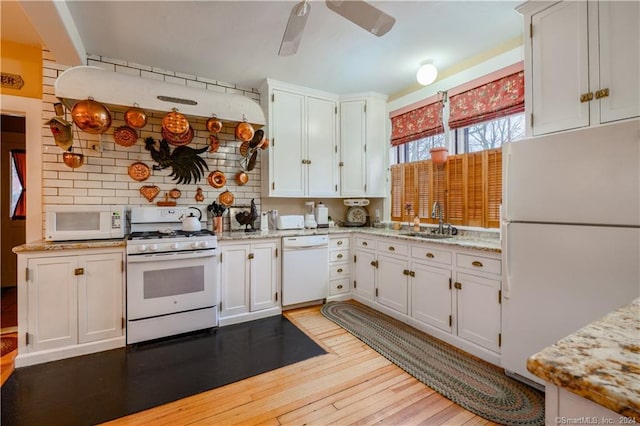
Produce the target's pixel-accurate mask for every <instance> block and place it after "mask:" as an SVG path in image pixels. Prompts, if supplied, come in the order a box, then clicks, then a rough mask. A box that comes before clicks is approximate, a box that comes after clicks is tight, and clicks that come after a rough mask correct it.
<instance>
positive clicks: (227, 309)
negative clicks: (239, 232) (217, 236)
mask: <svg viewBox="0 0 640 426" xmlns="http://www.w3.org/2000/svg"><path fill="white" fill-rule="evenodd" d="M279 248H280V240H278V239H268V240H259V242H254V243H238V242H236V241H230V242H227V241H221V242H220V290H221V303H220V305H221V306H220V325H221V326H224V325H228V324H234V323H238V322H243V321H249V320H252V319H258V318H263V317H266V316H271V315H278V314H280V313H281V312H282V310H281V308H280V306H279V302H278V300H279V296H278V294H279V279H280V265H279V257H278V252H279Z"/></svg>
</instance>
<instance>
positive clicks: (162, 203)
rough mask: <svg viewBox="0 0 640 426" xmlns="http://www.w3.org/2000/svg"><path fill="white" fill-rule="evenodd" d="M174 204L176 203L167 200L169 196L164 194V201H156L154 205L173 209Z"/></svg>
mask: <svg viewBox="0 0 640 426" xmlns="http://www.w3.org/2000/svg"><path fill="white" fill-rule="evenodd" d="M176 204H178V203H176V202H175V200H169V194H166V193H165V194H164V200H162V201H158V202H157V203H156V205H157V206H158V207H173V206H175V205H176Z"/></svg>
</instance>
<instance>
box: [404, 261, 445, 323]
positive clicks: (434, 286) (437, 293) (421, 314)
mask: <svg viewBox="0 0 640 426" xmlns="http://www.w3.org/2000/svg"><path fill="white" fill-rule="evenodd" d="M411 270H412V271H413V272H414V277H412V278H411V316H412V317H413V318H415V319H417V320H418V321H422V322H423V323H425V324H429V325H431V326H433V327H436V328H439V329H440V330H443V331H446V332H447V333H451V314H452V306H451V303H452V300H451V294H452V290H451V270H450V269H442V268H434V267H433V266H427V265H423V264H421V263H415V262H414V263H412V264H411Z"/></svg>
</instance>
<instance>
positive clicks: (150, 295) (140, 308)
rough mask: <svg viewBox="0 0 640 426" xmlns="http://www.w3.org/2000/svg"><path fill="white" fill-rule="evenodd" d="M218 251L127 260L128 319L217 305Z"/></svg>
mask: <svg viewBox="0 0 640 426" xmlns="http://www.w3.org/2000/svg"><path fill="white" fill-rule="evenodd" d="M216 254H217V253H216V251H213V250H211V251H204V252H197V253H193V252H190V253H188V254H185V253H162V254H154V255H143V256H135V255H130V256H128V259H127V319H128V320H129V321H132V320H139V319H143V318H151V317H155V316H160V315H167V314H172V313H177V312H186V311H191V310H195V309H201V308H209V307H212V306H216V305H217V275H218V274H217V273H216V270H217V268H218V258H217V255H216Z"/></svg>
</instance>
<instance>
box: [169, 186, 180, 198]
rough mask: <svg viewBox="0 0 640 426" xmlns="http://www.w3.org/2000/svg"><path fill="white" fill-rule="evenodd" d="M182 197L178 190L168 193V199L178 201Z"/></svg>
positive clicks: (174, 189)
mask: <svg viewBox="0 0 640 426" xmlns="http://www.w3.org/2000/svg"><path fill="white" fill-rule="evenodd" d="M181 196H182V192H180V190H179V189H178V188H173V189H172V190H171V191H169V197H171V198H173V199H174V200H175V199H178V198H180V197H181Z"/></svg>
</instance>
